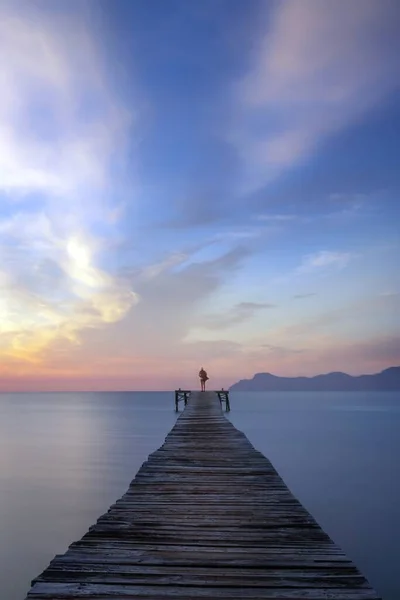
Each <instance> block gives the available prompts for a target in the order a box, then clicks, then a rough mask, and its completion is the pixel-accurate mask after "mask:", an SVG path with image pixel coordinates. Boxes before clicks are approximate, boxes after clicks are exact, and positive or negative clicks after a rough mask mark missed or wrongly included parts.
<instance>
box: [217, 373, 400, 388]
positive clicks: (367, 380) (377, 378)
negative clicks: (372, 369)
mask: <svg viewBox="0 0 400 600" xmlns="http://www.w3.org/2000/svg"><path fill="white" fill-rule="evenodd" d="M229 389H230V390H231V391H232V392H353V391H354V392H357V391H374V390H375V391H394V390H400V367H390V368H389V369H385V371H382V372H381V373H376V374H375V375H358V376H356V377H353V376H352V375H347V373H340V372H339V373H327V374H326V375H316V377H278V376H277V375H271V373H256V374H255V375H254V377H253V379H242V380H241V381H238V382H237V383H235V384H233V385H232V386H231V387H230V388H229Z"/></svg>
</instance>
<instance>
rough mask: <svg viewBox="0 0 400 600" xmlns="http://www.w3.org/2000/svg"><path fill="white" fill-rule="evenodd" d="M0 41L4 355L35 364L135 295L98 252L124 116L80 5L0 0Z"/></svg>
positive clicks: (109, 219)
mask: <svg viewBox="0 0 400 600" xmlns="http://www.w3.org/2000/svg"><path fill="white" fill-rule="evenodd" d="M84 7H86V4H85V5H82V9H83V8H84ZM75 8H76V5H75ZM0 37H1V40H2V52H1V56H0V83H1V94H0V171H1V178H0V232H1V242H0V258H1V273H0V281H1V299H0V320H1V331H2V342H1V347H0V352H1V354H2V355H3V356H8V357H9V358H10V359H12V358H19V359H26V360H35V359H37V358H38V356H39V355H40V353H41V352H42V351H43V350H44V349H45V348H46V347H47V346H48V345H49V344H51V343H53V342H54V341H55V340H57V339H60V338H61V339H65V340H69V341H76V340H77V339H78V337H79V332H80V331H82V330H84V329H85V328H87V327H97V326H101V325H104V324H106V323H111V322H115V321H117V320H118V319H120V318H121V317H122V316H123V315H124V314H126V312H127V311H128V310H129V308H130V307H131V306H132V305H133V304H134V303H135V301H136V300H137V297H136V295H135V294H133V293H132V291H131V289H130V285H129V283H128V282H127V281H124V280H122V279H121V278H119V277H118V276H117V275H116V274H113V273H112V272H110V270H109V269H107V268H106V267H105V260H104V254H103V252H102V251H103V250H104V249H105V248H104V243H103V239H104V236H105V235H107V237H108V242H107V245H108V246H109V244H110V238H112V236H113V235H114V234H115V231H116V229H115V228H116V215H115V205H113V202H112V201H111V198H110V190H111V188H112V183H113V177H112V172H113V168H115V167H116V165H117V164H118V160H119V158H121V156H122V155H121V154H120V152H121V150H122V151H123V148H124V145H125V142H126V133H127V130H128V128H129V126H130V123H131V115H130V113H129V112H128V111H127V110H126V109H125V107H124V106H123V105H122V104H121V102H120V101H119V99H118V98H117V97H116V96H115V94H113V93H112V91H111V87H110V86H109V85H108V82H107V76H106V72H105V65H104V63H103V61H102V60H101V59H100V53H99V52H98V49H97V46H96V42H95V40H94V37H93V35H92V34H91V33H90V31H89V30H88V29H87V26H86V25H85V19H84V15H83V14H81V13H80V12H74V9H71V11H70V10H62V11H52V10H51V11H45V10H41V9H40V8H39V5H36V4H29V5H28V4H27V3H26V4H25V5H24V6H23V7H21V5H19V4H17V3H10V2H3V3H2V4H1V7H0Z"/></svg>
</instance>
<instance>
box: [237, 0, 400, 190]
mask: <svg viewBox="0 0 400 600" xmlns="http://www.w3.org/2000/svg"><path fill="white" fill-rule="evenodd" d="M399 23H400V11H399V6H398V3H397V2H396V0H364V1H363V2H350V3H345V2H318V1H315V0H303V1H302V2H298V1H296V0H287V1H285V2H279V3H276V4H275V9H274V14H273V15H272V17H271V15H270V14H269V13H268V11H266V14H265V30H264V34H263V35H262V37H261V39H260V40H259V44H258V46H257V50H256V53H255V56H254V62H253V66H252V68H251V70H250V71H249V73H248V74H247V76H246V77H245V78H244V80H243V81H242V83H241V85H240V86H239V90H238V92H237V94H238V96H237V97H238V105H239V106H240V108H238V122H239V123H240V126H239V128H238V129H236V131H235V133H233V134H232V139H233V141H234V143H235V144H236V146H237V148H238V151H239V153H240V154H241V155H242V157H243V159H244V160H245V162H246V164H247V172H248V176H249V177H252V178H253V179H254V181H253V184H255V185H259V184H260V183H265V182H266V181H267V180H269V179H271V178H273V177H276V176H277V175H279V174H280V173H281V172H282V171H283V170H285V169H287V168H289V167H292V166H293V165H297V164H298V163H300V162H302V161H304V160H305V159H307V158H308V157H309V156H310V154H312V153H313V152H314V151H315V150H316V148H317V147H318V146H319V144H321V142H323V141H324V140H325V139H326V138H327V137H329V136H331V135H333V134H335V133H336V132H338V131H340V130H342V129H343V128H345V127H347V126H348V125H350V124H352V123H353V122H355V121H356V120H358V119H360V118H361V117H362V116H363V115H364V114H365V113H366V112H367V111H369V110H370V109H372V108H373V107H375V106H376V105H378V104H379V103H381V102H382V101H384V100H385V98H386V97H387V96H388V95H389V94H390V93H391V92H392V91H394V90H395V89H396V88H398V87H399V84H400V79H399V74H400V64H399V61H398V52H399V46H400V44H399V39H398V27H399Z"/></svg>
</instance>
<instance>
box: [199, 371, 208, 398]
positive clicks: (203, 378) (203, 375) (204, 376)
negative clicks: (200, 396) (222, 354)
mask: <svg viewBox="0 0 400 600" xmlns="http://www.w3.org/2000/svg"><path fill="white" fill-rule="evenodd" d="M199 377H200V384H201V391H202V392H205V391H206V381H207V379H209V377H208V375H207V371H205V370H204V369H203V367H201V369H200V371H199Z"/></svg>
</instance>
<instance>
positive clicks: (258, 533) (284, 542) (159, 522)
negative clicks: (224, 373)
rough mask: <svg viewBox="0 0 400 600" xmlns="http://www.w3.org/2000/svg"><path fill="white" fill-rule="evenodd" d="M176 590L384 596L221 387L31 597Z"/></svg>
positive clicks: (363, 599)
mask: <svg viewBox="0 0 400 600" xmlns="http://www.w3.org/2000/svg"><path fill="white" fill-rule="evenodd" d="M169 597H177V598H185V599H186V600H190V599H192V598H193V599H195V598H205V597H208V598H227V599H229V598H232V599H233V598H249V599H254V600H255V599H261V598H270V599H271V600H272V599H275V600H299V599H309V600H328V599H330V600H379V596H378V595H377V593H376V592H375V591H374V590H373V589H372V588H371V586H370V585H369V583H368V582H367V580H366V579H365V577H364V576H363V575H362V574H361V573H360V572H359V571H358V569H357V568H356V567H355V565H354V564H353V563H352V562H351V561H350V560H349V559H348V558H347V557H346V556H345V554H344V553H343V552H342V550H341V549H340V548H339V547H338V546H337V545H336V544H335V543H334V542H333V541H332V540H331V539H330V538H329V536H328V535H327V534H326V533H325V532H324V531H323V530H322V529H321V528H320V527H319V525H318V524H317V522H316V521H315V520H314V518H313V517H312V516H311V515H310V514H309V513H308V512H307V510H306V509H305V508H304V507H303V506H302V505H301V504H300V503H299V502H298V500H297V499H296V498H295V497H294V496H293V494H292V493H291V492H290V490H289V489H288V488H287V487H286V485H285V484H284V482H283V481H282V479H281V478H280V476H279V474H278V473H277V471H276V470H275V469H274V467H273V466H272V464H271V463H270V462H269V461H268V460H267V459H266V458H265V457H264V456H263V455H262V454H261V453H260V452H258V451H256V450H255V449H254V448H253V446H252V445H251V444H250V442H249V440H248V439H247V438H246V436H245V435H244V434H243V433H242V432H240V431H238V430H237V429H235V428H234V427H233V425H232V424H231V423H230V422H229V421H228V420H226V419H225V417H224V416H223V414H222V410H221V403H220V401H219V400H218V397H217V395H216V394H214V393H212V392H206V393H198V394H191V396H190V400H189V402H188V404H187V406H186V408H185V410H184V412H183V413H182V414H181V415H180V417H179V419H178V420H177V422H176V424H175V426H174V427H173V429H172V430H171V432H170V433H169V435H168V436H167V438H166V440H165V442H164V444H163V445H162V447H161V448H160V449H158V450H157V451H155V452H154V453H153V454H151V455H150V456H149V458H148V460H147V461H146V462H145V463H144V464H143V465H142V467H141V468H140V469H139V471H138V473H137V475H136V477H135V479H134V480H133V481H132V483H131V485H130V487H129V489H128V491H127V492H126V493H125V494H124V495H123V496H122V498H120V499H119V500H117V501H116V502H115V504H113V505H112V506H111V507H110V509H109V510H108V512H107V513H105V514H104V515H101V516H100V518H99V519H98V521H97V523H96V524H95V525H93V526H92V527H91V528H90V529H89V531H88V532H87V533H86V534H85V535H84V536H83V538H82V539H81V540H79V541H77V542H74V543H73V544H71V546H70V548H69V549H68V551H67V552H66V553H65V554H64V555H58V556H56V557H55V558H54V559H53V560H52V561H51V563H50V565H49V567H48V568H47V569H46V570H45V571H44V572H43V573H42V574H41V575H40V576H39V577H38V578H37V579H36V580H35V581H34V582H33V586H32V588H31V590H30V592H29V593H28V596H27V600H34V599H35V600H62V599H63V600H72V599H78V598H94V599H96V598H97V599H102V600H112V599H113V600H115V599H116V598H120V599H122V598H124V599H125V598H126V599H132V600H133V599H136V598H138V599H139V598H142V599H144V598H146V599H147V600H155V599H162V598H169Z"/></svg>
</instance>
